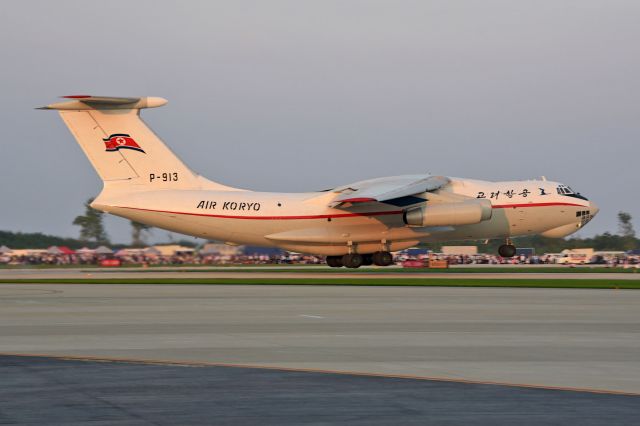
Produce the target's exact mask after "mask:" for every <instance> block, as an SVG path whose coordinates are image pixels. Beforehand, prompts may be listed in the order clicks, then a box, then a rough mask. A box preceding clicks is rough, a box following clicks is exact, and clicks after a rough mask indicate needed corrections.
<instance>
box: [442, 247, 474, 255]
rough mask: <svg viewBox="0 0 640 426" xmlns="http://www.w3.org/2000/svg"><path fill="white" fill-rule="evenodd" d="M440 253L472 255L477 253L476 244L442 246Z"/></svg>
mask: <svg viewBox="0 0 640 426" xmlns="http://www.w3.org/2000/svg"><path fill="white" fill-rule="evenodd" d="M442 253H443V254H446V255H456V256H473V255H476V254H478V246H442Z"/></svg>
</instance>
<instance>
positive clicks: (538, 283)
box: [0, 278, 640, 289]
mask: <svg viewBox="0 0 640 426" xmlns="http://www.w3.org/2000/svg"><path fill="white" fill-rule="evenodd" d="M0 284H174V285H180V284H197V285H220V284H225V285H332V286H337V285H345V286H406V287H523V288H582V289H640V280H607V279H593V280H592V279H586V280H585V279H515V280H514V279H472V278H471V279H466V278H453V279H450V278H447V279H442V278H375V279H371V280H363V279H357V278H356V279H351V278H335V279H334V278H94V279H91V278H87V279H85V278H82V279H63V278H49V279H46V278H41V279H38V278H26V279H15V280H14V279H2V280H0Z"/></svg>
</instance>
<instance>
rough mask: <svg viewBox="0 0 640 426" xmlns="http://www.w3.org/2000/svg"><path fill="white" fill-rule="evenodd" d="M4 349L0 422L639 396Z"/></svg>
mask: <svg viewBox="0 0 640 426" xmlns="http://www.w3.org/2000/svg"><path fill="white" fill-rule="evenodd" d="M189 367H190V368H187V367H184V366H179V365H158V364H154V365H149V364H140V363H121V362H95V361H78V360H61V359H51V358H34V357H12V356H0V377H2V386H0V423H1V424H3V425H8V424H12V425H23V426H26V425H40V424H46V425H64V426H70V425H87V424H91V425H205V424H215V425H221V424H225V425H231V424H233V425H260V426H265V425H278V426H283V425H320V424H323V425H326V424H332V425H367V426H370V425H426V424H438V425H467V424H473V425H488V426H489V425H490V426H495V425H514V424H517V425H522V426H524V425H536V426H539V425H580V426H585V425H603V424H609V425H626V424H628V425H631V424H637V420H638V416H640V396H631V395H615V394H598V393H590V392H576V391H561V390H547V389H534V388H519V387H507V386H499V385H486V384H469V383H455V382H442V381H432V380H415V379H399V378H388V377H367V376H354V375H345V374H331V373H313V372H296V371H280V370H265V369H255V368H231V367H212V366H189Z"/></svg>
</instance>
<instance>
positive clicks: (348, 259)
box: [342, 253, 364, 268]
mask: <svg viewBox="0 0 640 426" xmlns="http://www.w3.org/2000/svg"><path fill="white" fill-rule="evenodd" d="M363 261H364V259H363V258H362V255H361V254H358V253H351V254H345V255H344V256H342V263H343V264H344V266H346V267H347V268H359V267H360V266H361V265H362V262H363Z"/></svg>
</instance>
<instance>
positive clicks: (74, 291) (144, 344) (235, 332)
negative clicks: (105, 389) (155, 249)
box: [0, 284, 640, 393]
mask: <svg viewBox="0 0 640 426" xmlns="http://www.w3.org/2000/svg"><path fill="white" fill-rule="evenodd" d="M639 308H640V292H637V291H624V290H577V289H570V290H569V289H513V288H501V289H492V288H438V287H433V288H412V287H398V288H394V287H340V286H328V287H320V286H312V287H299V286H264V285H262V286H244V285H243V286H237V285H231V286H226V285H215V286H202V285H195V286H193V285H152V284H145V285H101V286H95V285H78V284H75V285H64V284H55V285H54V284H31V285H28V284H20V285H10V284H4V285H0V352H2V353H5V354H6V353H21V354H25V353H26V354H52V355H75V356H97V357H118V358H125V359H143V360H165V361H171V362H173V361H177V362H181V361H187V362H207V363H216V364H234V365H237V364H242V365H247V366H269V367H286V368H301V369H312V370H322V371H337V372H357V373H365V374H366V373H371V374H385V375H391V376H393V375H402V376H412V377H419V378H444V379H462V380H470V381H478V382H500V383H507V384H524V385H539V386H543V387H562V388H577V389H587V390H605V391H620V392H629V393H640V362H639V361H638V360H640V315H638V312H639V311H640V310H639Z"/></svg>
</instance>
